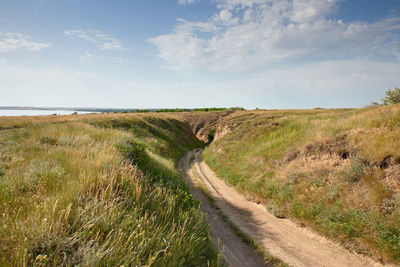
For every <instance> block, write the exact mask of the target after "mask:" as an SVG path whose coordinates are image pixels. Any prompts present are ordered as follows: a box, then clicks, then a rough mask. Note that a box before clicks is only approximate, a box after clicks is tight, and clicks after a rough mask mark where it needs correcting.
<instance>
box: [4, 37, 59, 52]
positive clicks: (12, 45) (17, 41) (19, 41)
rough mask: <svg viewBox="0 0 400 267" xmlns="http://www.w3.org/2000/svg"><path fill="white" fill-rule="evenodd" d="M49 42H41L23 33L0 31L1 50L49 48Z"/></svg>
mask: <svg viewBox="0 0 400 267" xmlns="http://www.w3.org/2000/svg"><path fill="white" fill-rule="evenodd" d="M50 46H51V44H49V43H39V42H35V41H32V37H30V36H29V35H24V34H21V33H12V32H7V33H2V32H0V52H10V51H17V50H26V51H38V50H42V49H46V48H49V47H50Z"/></svg>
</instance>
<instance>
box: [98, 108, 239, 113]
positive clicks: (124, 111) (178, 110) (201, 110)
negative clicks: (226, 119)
mask: <svg viewBox="0 0 400 267" xmlns="http://www.w3.org/2000/svg"><path fill="white" fill-rule="evenodd" d="M224 110H245V109H244V108H242V107H231V108H216V107H213V108H192V109H189V108H163V109H134V110H131V109H129V110H109V111H105V113H146V112H208V111H224Z"/></svg>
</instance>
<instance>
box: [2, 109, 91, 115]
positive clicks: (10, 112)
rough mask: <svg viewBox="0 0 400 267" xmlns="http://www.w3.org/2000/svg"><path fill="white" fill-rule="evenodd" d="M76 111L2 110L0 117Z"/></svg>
mask: <svg viewBox="0 0 400 267" xmlns="http://www.w3.org/2000/svg"><path fill="white" fill-rule="evenodd" d="M73 113H74V111H72V110H36V109H35V110H30V109H21V110H19V109H18V110H7V109H0V116H40V115H53V114H57V115H71V114H73ZM77 113H78V114H89V113H97V112H87V111H77Z"/></svg>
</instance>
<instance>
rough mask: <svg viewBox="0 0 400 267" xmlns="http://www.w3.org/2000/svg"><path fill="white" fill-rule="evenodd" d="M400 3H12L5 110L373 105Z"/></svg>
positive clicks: (390, 64)
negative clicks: (30, 107)
mask: <svg viewBox="0 0 400 267" xmlns="http://www.w3.org/2000/svg"><path fill="white" fill-rule="evenodd" d="M399 77H400V0H135V1H131V0H115V1H111V0H24V1H23V0H1V2H0V106H6V105H7V106H8V105H18V106H81V107H115V108H160V107H167V108H173V107H210V106H219V107H221V106H223V107H231V106H242V107H245V108H249V109H251V108H256V107H259V108H313V107H361V106H365V105H367V104H369V102H371V101H377V100H379V99H381V98H382V97H383V96H384V92H385V90H387V89H388V88H393V87H395V86H400V78H399Z"/></svg>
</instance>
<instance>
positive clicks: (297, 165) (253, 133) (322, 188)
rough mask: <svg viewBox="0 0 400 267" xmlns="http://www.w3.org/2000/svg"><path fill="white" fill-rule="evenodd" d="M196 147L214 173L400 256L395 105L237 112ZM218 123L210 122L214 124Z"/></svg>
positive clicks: (386, 255)
mask: <svg viewBox="0 0 400 267" xmlns="http://www.w3.org/2000/svg"><path fill="white" fill-rule="evenodd" d="M227 122H229V123H235V124H236V125H237V127H235V128H234V129H232V131H231V132H230V133H228V134H227V135H225V136H224V137H223V138H221V139H219V140H217V141H215V142H213V143H212V144H211V145H210V146H209V147H208V148H207V149H206V150H205V152H204V159H205V160H206V162H207V163H208V164H209V165H210V166H211V167H212V168H213V169H214V170H215V171H216V172H217V173H218V175H219V176H220V177H221V178H224V179H225V180H226V181H227V182H229V183H230V184H232V185H234V186H235V187H236V188H237V189H238V190H240V191H241V192H243V193H245V194H246V195H247V196H249V197H250V198H251V199H254V200H257V201H258V202H264V203H265V204H266V205H267V207H268V208H269V209H270V210H271V211H272V212H273V213H275V214H276V216H277V217H282V218H285V217H291V218H292V219H294V220H297V221H298V222H299V223H300V224H301V225H308V226H311V227H312V228H314V229H315V230H317V231H319V232H320V233H323V234H325V235H327V236H328V237H330V238H332V239H335V240H339V241H340V242H342V243H343V244H345V245H346V246H347V247H348V248H349V249H352V250H354V251H357V252H359V253H365V254H369V255H373V256H374V257H375V258H377V259H379V260H381V261H394V262H396V263H399V262H400V202H399V198H400V197H399V186H400V184H399V181H400V175H399V170H400V167H399V166H400V164H399V156H400V154H399V151H400V139H399V138H400V106H399V105H392V106H385V107H378V108H366V109H356V110H351V109H347V110H346V109H339V110H292V111H288V110H272V111H255V112H248V113H247V114H246V112H237V113H234V114H231V115H229V116H227V117H225V118H223V120H222V122H221V123H220V124H217V125H216V127H218V125H222V126H223V125H226V123H227ZM217 129H218V128H217Z"/></svg>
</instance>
